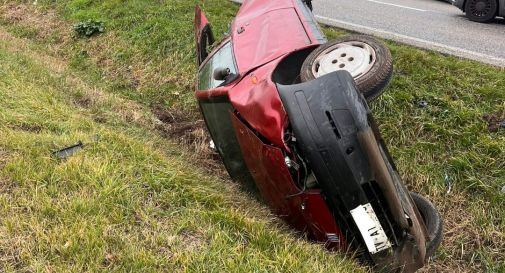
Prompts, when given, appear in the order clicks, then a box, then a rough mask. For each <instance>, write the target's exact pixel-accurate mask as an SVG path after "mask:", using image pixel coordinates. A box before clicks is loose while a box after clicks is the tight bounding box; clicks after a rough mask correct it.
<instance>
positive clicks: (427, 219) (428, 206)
mask: <svg viewBox="0 0 505 273" xmlns="http://www.w3.org/2000/svg"><path fill="white" fill-rule="evenodd" d="M410 196H411V197H412V200H413V201H414V203H415V204H416V206H417V209H418V210H419V212H420V213H421V216H422V217H423V220H424V223H425V224H426V229H427V230H428V235H429V242H428V244H427V246H426V257H431V256H433V254H434V253H435V250H437V248H438V247H439V246H440V243H442V237H443V232H442V231H443V227H442V219H441V217H440V213H439V212H438V210H437V209H436V208H435V206H434V205H433V204H432V203H431V202H430V200H428V199H427V198H426V197H424V196H422V195H420V194H417V193H415V192H411V193H410Z"/></svg>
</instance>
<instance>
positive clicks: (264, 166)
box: [230, 113, 345, 248]
mask: <svg viewBox="0 0 505 273" xmlns="http://www.w3.org/2000/svg"><path fill="white" fill-rule="evenodd" d="M230 115H231V119H232V122H233V125H234V127H235V132H236V135H237V138H238V141H239V144H240V147H241V149H242V151H243V152H244V154H246V155H247V156H246V157H245V162H246V165H247V167H248V169H249V170H250V172H251V174H252V176H253V178H254V181H255V182H256V186H257V187H258V190H259V191H260V194H261V195H262V197H263V199H264V200H265V202H266V203H267V204H268V205H269V207H270V208H271V209H272V210H273V212H274V213H275V214H277V215H279V216H280V217H282V218H283V219H284V220H285V221H286V222H287V223H289V224H290V225H291V226H293V227H294V228H296V229H297V230H299V231H302V232H307V233H308V234H309V235H310V237H311V238H312V239H314V240H317V241H320V242H326V244H327V247H329V248H332V247H339V246H343V245H344V244H345V242H344V239H343V236H342V232H341V231H340V229H339V228H338V226H337V224H336V223H335V220H334V218H333V216H332V214H331V213H330V211H329V210H328V207H327V206H326V204H325V202H324V200H323V198H322V196H321V193H320V191H319V190H310V191H306V192H304V193H301V194H299V193H300V191H301V190H300V189H299V188H298V187H297V186H296V184H295V182H294V181H293V179H292V177H291V174H290V172H289V170H288V168H287V167H286V164H285V162H284V154H283V152H282V150H281V149H279V148H276V147H273V146H270V145H266V144H264V143H263V142H262V141H261V140H260V139H259V138H258V137H257V136H256V134H254V132H253V131H251V130H250V129H249V128H248V127H247V126H246V125H245V124H244V123H242V122H241V121H240V120H239V119H238V118H237V116H236V115H235V114H233V113H230ZM295 194H296V196H293V195H295Z"/></svg>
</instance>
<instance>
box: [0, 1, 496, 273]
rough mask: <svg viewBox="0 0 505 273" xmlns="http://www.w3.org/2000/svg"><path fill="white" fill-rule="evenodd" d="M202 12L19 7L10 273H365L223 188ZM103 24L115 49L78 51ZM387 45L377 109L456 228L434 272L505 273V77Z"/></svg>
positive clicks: (218, 26)
mask: <svg viewBox="0 0 505 273" xmlns="http://www.w3.org/2000/svg"><path fill="white" fill-rule="evenodd" d="M196 2H199V1H182V0H180V1H179V0H167V1H154V0H152V1H151V0H144V1H139V0H127V1H116V0H104V1H92V0H69V1H44V0H39V1H38V2H37V5H33V4H32V3H33V2H32V1H29V2H28V1H14V0H4V1H3V4H2V6H1V8H0V26H1V31H2V33H3V36H2V38H3V39H1V40H2V42H1V43H2V44H1V45H2V47H0V48H1V49H2V51H0V52H2V55H1V56H2V62H1V63H2V66H1V70H0V73H3V74H2V80H1V81H0V84H1V85H0V88H1V89H2V92H1V95H0V103H1V104H2V105H1V106H2V110H1V112H0V118H1V119H2V126H3V127H2V133H1V140H0V141H1V142H0V166H4V167H3V168H2V172H1V173H2V176H1V177H3V178H2V179H3V180H2V182H3V183H2V185H6V186H5V187H6V189H5V190H3V191H2V192H4V191H5V193H3V194H2V195H1V196H2V202H1V203H2V204H3V205H2V211H1V214H2V217H3V218H4V219H9V220H4V221H3V222H2V229H1V230H2V231H1V232H0V234H2V239H1V241H0V242H5V243H2V245H1V246H0V248H1V251H2V252H3V253H10V254H9V255H10V256H9V255H7V256H8V257H12V259H10V260H9V263H7V264H8V265H10V266H11V267H10V268H11V269H17V267H16V266H21V267H19V268H23V269H30V268H35V269H39V268H45V267H49V268H52V269H55V270H56V269H63V268H66V267H65V266H75V267H73V268H74V269H82V268H86V265H85V264H88V263H87V262H88V261H90V263H89V267H87V268H86V269H87V270H95V269H104V268H105V269H110V268H114V269H136V268H139V267H143V266H146V267H147V268H151V269H152V270H159V269H160V268H162V267H163V266H166V265H168V267H167V268H177V269H181V270H189V271H198V269H202V268H203V267H204V266H208V269H209V270H213V269H215V270H216V271H220V270H222V269H223V268H225V269H227V270H230V271H235V272H239V271H267V272H272V271H274V272H275V271H282V272H286V271H298V270H300V271H310V270H313V271H324V270H325V269H327V270H334V271H338V270H343V271H344V272H345V271H348V272H352V271H353V270H350V268H351V267H352V265H349V264H348V263H345V262H344V263H342V262H341V260H340V258H339V257H338V256H334V255H330V254H324V253H323V252H322V251H321V250H320V249H318V248H317V247H314V246H308V244H306V243H303V242H301V241H300V239H299V238H297V237H296V236H293V235H288V234H286V232H284V231H279V229H278V228H277V227H276V226H275V225H273V224H271V222H270V220H268V219H269V218H270V216H268V215H267V213H266V212H265V210H264V208H262V207H261V206H260V205H259V204H257V203H256V202H255V201H252V200H250V198H248V197H247V195H245V194H243V193H241V192H240V191H238V190H237V189H236V188H235V186H234V185H233V184H231V183H228V182H226V181H225V180H223V179H221V178H220V177H222V173H221V172H222V171H220V170H222V169H221V167H220V165H219V164H218V163H216V161H215V160H213V159H212V155H209V154H208V153H209V152H208V151H205V148H204V146H205V145H203V144H202V143H205V132H204V130H203V129H202V128H201V127H202V124H201V121H198V120H199V115H198V113H197V111H196V109H195V104H194V99H193V94H192V89H193V88H192V87H193V84H194V75H195V72H196V67H195V55H194V41H193V39H194V37H193V26H192V20H193V8H194V4H195V3H196ZM202 5H203V9H204V10H205V11H206V13H207V14H208V16H209V19H210V20H211V22H212V23H213V25H214V32H215V33H216V34H217V36H220V35H219V34H221V33H223V32H225V31H226V30H227V25H228V24H229V22H230V21H231V20H232V18H233V16H234V14H235V12H236V11H237V9H238V7H237V6H235V5H233V4H231V3H228V2H227V1H224V0H223V1H219V0H210V1H205V2H204V4H202ZM88 20H93V21H101V22H103V24H104V27H105V32H104V33H102V34H98V35H94V36H92V37H91V38H80V37H77V36H76V34H75V32H74V30H73V25H74V24H76V23H79V22H87V21H88ZM325 32H326V34H327V36H328V37H330V38H331V37H336V36H339V35H343V34H345V32H343V31H340V30H334V29H328V28H326V29H325ZM13 41H15V42H13ZM387 44H388V46H389V48H390V49H391V51H392V53H393V56H394V59H395V74H394V78H393V81H392V83H391V85H390V86H389V87H388V89H387V91H386V92H385V94H384V95H383V96H382V97H381V98H380V99H379V100H377V101H376V102H375V103H373V105H372V109H373V111H374V113H375V114H376V117H377V120H378V121H379V122H380V124H381V130H382V132H383V134H384V137H385V139H386V140H387V141H388V142H389V143H388V144H389V147H390V149H391V152H392V154H393V156H394V158H395V160H396V163H397V165H398V167H399V169H400V171H401V172H402V174H403V177H404V179H405V182H406V183H407V184H408V186H409V188H410V189H412V190H414V191H418V192H421V193H422V194H424V195H427V196H429V197H430V199H432V200H433V202H434V203H435V204H436V205H437V206H438V207H439V208H440V210H441V212H442V215H443V217H444V222H445V239H444V242H443V245H442V247H441V249H440V250H439V251H438V252H437V254H436V256H435V259H434V260H433V261H432V262H431V263H430V265H429V266H428V267H427V269H426V272H433V271H436V272H503V271H505V262H504V261H505V256H504V255H505V254H504V252H503V249H505V211H503V207H505V194H504V193H502V192H501V188H502V187H503V186H504V185H505V130H503V129H499V128H498V127H497V123H498V121H500V120H503V119H504V118H505V71H504V70H503V69H499V68H494V67H490V66H487V65H483V64H479V63H477V62H473V61H467V60H461V59H457V58H453V57H448V56H444V55H441V54H438V53H434V52H430V51H424V50H419V49H416V48H413V47H410V46H405V45H400V44H397V43H394V42H387ZM12 45H14V46H12ZM6 64H7V65H6ZM6 67H9V69H6ZM25 67H26V68H25ZM16 71H17V72H16ZM16 73H17V74H16ZM5 79H8V80H5ZM420 102H425V103H423V104H421V103H420ZM421 105H423V106H421ZM46 108H47V109H48V110H47V113H46ZM51 109H52V110H51ZM5 124H6V125H5ZM195 128H196V129H195ZM94 134H100V135H101V136H102V137H101V140H100V141H98V142H96V143H94V144H91V145H90V146H89V147H88V148H86V149H85V150H83V151H81V152H80V153H79V154H77V156H76V157H75V158H71V159H70V160H68V161H65V162H58V161H57V160H54V159H53V158H51V156H50V154H49V152H48V151H49V150H51V149H54V148H56V147H60V146H62V145H64V144H68V143H70V144H71V143H72V142H73V141H76V140H78V139H82V140H83V141H86V140H89V138H90V137H91V136H92V135H94ZM164 137H165V138H164ZM167 137H168V138H167ZM176 140H178V141H179V142H178V143H179V145H176V144H174V143H175V142H176ZM181 140H182V141H181ZM172 142H173V143H172ZM180 144H183V145H180ZM180 146H183V147H180ZM193 154H199V155H200V154H204V155H205V156H203V157H202V156H195V155H193ZM188 161H191V162H196V163H194V165H200V166H205V168H198V167H195V168H188V167H187V164H188V163H187V162H188ZM202 163H204V164H202ZM2 164H3V165H2ZM190 166H193V164H191V165H190ZM209 173H210V174H209ZM216 175H217V176H216ZM216 177H217V178H216ZM160 181H161V182H160ZM188 181H189V182H188ZM202 181H203V182H202ZM62 183H63V184H62ZM201 183H204V184H201ZM151 184H152V185H151ZM62 185H64V186H62ZM448 185H450V191H448V190H449V187H448ZM229 196H237V197H236V198H230V197H229ZM159 202H161V203H159ZM10 204H16V205H15V206H12V205H10ZM251 207H252V208H251ZM137 211H140V212H137ZM19 215H21V216H19ZM138 217H139V219H141V220H137V218H138ZM236 217H238V218H236ZM46 218H48V219H46ZM142 219H144V220H145V221H146V223H147V224H146V223H144V224H137V221H140V223H143V222H142V221H143V220H142ZM223 219H226V220H223ZM251 219H252V220H251ZM249 221H252V222H251V223H252V224H251V223H250V222H249ZM200 223H202V224H201V226H200ZM32 227H33V228H32ZM244 230H245V231H244ZM60 231H61V232H60ZM193 232H194V233H193ZM109 233H111V234H112V235H110V238H109V237H107V236H109V235H108V234H109ZM251 233H252V234H254V235H241V234H251ZM188 234H190V235H188ZM191 234H197V235H196V237H197V239H196V241H198V242H199V243H196V245H197V247H192V245H193V244H192V243H191V242H192V235H191ZM216 234H218V235H216ZM171 236H173V238H172V237H171ZM188 236H189V237H190V239H187V238H186V237H188ZM237 236H238V237H237ZM249 236H252V237H253V238H256V240H257V241H258V242H262V243H259V244H258V245H256V244H251V243H249V242H250V240H251V239H250V238H249ZM242 237H243V238H245V239H244V240H245V242H248V243H244V244H240V243H239V242H240V241H241V240H242V239H243V238H242ZM66 238H73V239H69V240H66ZM146 238H149V239H146ZM158 239H159V240H160V242H158V241H157V240H158ZM151 240H152V241H151ZM171 240H173V241H171ZM185 240H189V242H188V241H185ZM67 241H68V243H67ZM15 242H17V243H15ZM202 242H203V243H202ZM267 242H268V243H267ZM293 242H295V243H293ZM77 245H83V246H84V247H81V248H79V247H77ZM173 245H176V246H175V247H174V246H173ZM65 246H66V247H65ZM158 246H160V247H159V248H157V247H158ZM185 246H187V247H185ZM160 249H163V251H158V250H160ZM229 249H233V251H229ZM174 250H175V251H174ZM188 253H190V254H188ZM23 255H25V256H23ZM174 257H175V258H174ZM21 258H22V259H21ZM325 259H328V260H327V261H325ZM137 260H139V262H137ZM20 261H22V262H20ZM241 261H244V262H241ZM219 266H222V267H221V268H220V267H219ZM350 266H351V267H350ZM236 270H239V271H236Z"/></svg>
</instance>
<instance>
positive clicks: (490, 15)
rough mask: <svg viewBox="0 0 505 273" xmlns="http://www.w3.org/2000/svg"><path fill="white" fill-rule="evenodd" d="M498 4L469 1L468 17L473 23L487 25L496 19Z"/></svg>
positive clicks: (481, 0)
mask: <svg viewBox="0 0 505 273" xmlns="http://www.w3.org/2000/svg"><path fill="white" fill-rule="evenodd" d="M497 11H498V3H497V2H496V0H467V1H466V4H465V13H466V17H468V19H470V20H471V21H475V22H479V23H487V22H489V21H491V20H493V19H494V18H495V17H496V12H497Z"/></svg>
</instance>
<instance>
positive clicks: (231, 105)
mask: <svg viewBox="0 0 505 273" xmlns="http://www.w3.org/2000/svg"><path fill="white" fill-rule="evenodd" d="M195 24H196V40H197V43H196V45H197V51H198V52H197V54H198V56H197V57H198V64H199V72H198V79H197V81H198V83H197V87H196V91H195V94H196V97H197V99H198V103H199V106H200V109H201V112H202V114H203V117H204V119H205V122H206V124H207V127H208V129H209V132H210V134H211V137H212V139H213V141H214V143H215V147H216V150H217V151H218V153H219V154H220V156H221V158H222V160H223V162H224V165H225V167H226V169H227V171H228V173H229V174H230V176H231V177H232V179H234V180H236V181H239V182H240V183H242V184H243V185H246V186H248V185H254V187H255V188H256V189H257V190H258V192H259V193H260V195H261V197H262V199H263V200H264V202H266V203H267V204H268V205H269V207H270V208H271V209H272V211H273V212H274V213H276V214H277V215H278V216H279V217H281V218H282V219H284V220H285V221H286V222H287V223H288V224H290V225H291V226H292V227H293V228H295V229H297V230H299V231H300V232H302V233H304V234H306V236H307V237H308V238H309V239H311V240H314V241H318V242H322V243H324V244H325V245H326V247H327V248H328V249H332V250H335V249H340V250H344V251H347V250H351V252H352V253H355V254H356V255H357V256H358V257H359V259H360V260H361V261H362V262H363V263H365V264H368V265H371V266H373V267H374V268H377V269H380V270H386V271H388V272H414V271H416V270H417V269H419V268H421V267H422V266H423V265H424V264H425V262H426V261H427V260H428V259H429V257H431V256H432V255H433V253H434V251H435V250H436V248H437V247H438V246H439V244H440V242H441V239H442V222H441V219H440V216H439V213H438V211H437V210H436V209H435V207H434V206H433V205H432V204H431V203H430V201H428V200H427V199H426V198H424V197H422V196H420V195H418V194H415V193H410V192H409V191H408V190H407V189H406V187H405V185H404V184H403V182H402V180H401V176H400V175H399V173H398V171H397V169H396V166H395V165H394V162H393V160H392V158H391V156H390V155H389V152H388V150H387V148H386V145H385V144H384V141H383V140H382V138H381V135H380V133H379V130H378V128H377V125H376V122H375V121H374V119H373V116H372V113H371V112H370V110H369V108H368V104H367V103H368V102H370V101H371V100H373V99H374V98H376V97H377V96H379V95H380V94H381V92H383V90H384V87H385V86H386V85H387V83H388V81H389V79H390V78H391V76H392V73H393V65H392V61H391V54H390V52H389V50H388V49H387V48H386V47H385V46H384V45H383V44H382V43H381V42H379V41H377V40H375V39H373V38H370V37H366V36H348V37H343V38H339V39H336V40H334V41H331V42H328V41H327V40H326V38H325V36H324V34H323V33H322V32H321V30H320V28H319V26H318V24H317V22H316V21H315V20H314V17H313V15H312V13H311V4H310V2H308V1H301V0H277V1H266V0H249V1H244V3H243V4H242V6H241V8H240V10H239V12H238V14H237V17H236V18H235V20H234V21H233V23H232V24H231V27H230V30H229V35H227V36H226V37H225V38H224V39H223V40H222V41H221V42H220V43H218V44H217V43H215V39H214V36H213V34H212V30H211V27H210V24H209V22H208V20H207V18H206V16H205V15H204V14H203V12H202V11H201V9H200V8H199V7H197V8H196V16H195ZM209 48H212V50H209Z"/></svg>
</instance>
